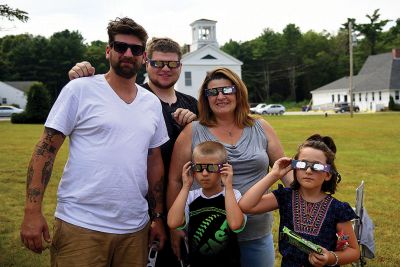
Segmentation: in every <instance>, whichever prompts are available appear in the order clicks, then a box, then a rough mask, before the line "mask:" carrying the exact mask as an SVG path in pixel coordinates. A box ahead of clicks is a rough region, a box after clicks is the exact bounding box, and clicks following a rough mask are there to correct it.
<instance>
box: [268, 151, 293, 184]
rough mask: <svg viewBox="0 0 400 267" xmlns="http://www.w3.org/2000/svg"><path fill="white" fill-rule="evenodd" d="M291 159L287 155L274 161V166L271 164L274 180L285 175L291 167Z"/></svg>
mask: <svg viewBox="0 0 400 267" xmlns="http://www.w3.org/2000/svg"><path fill="white" fill-rule="evenodd" d="M291 162H292V159H291V158H288V157H283V158H280V159H278V160H277V161H275V163H274V166H272V169H271V173H273V175H274V178H276V180H278V179H281V178H282V177H283V176H285V175H286V174H287V173H288V172H289V171H290V170H291V169H292V166H291V164H290V163H291Z"/></svg>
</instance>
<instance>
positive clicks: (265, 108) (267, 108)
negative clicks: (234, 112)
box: [250, 104, 286, 115]
mask: <svg viewBox="0 0 400 267" xmlns="http://www.w3.org/2000/svg"><path fill="white" fill-rule="evenodd" d="M285 111H286V109H285V107H284V106H282V105H280V104H269V105H268V104H258V105H257V106H255V107H254V108H250V112H251V113H255V114H276V115H278V114H279V115H282V114H283V113H285Z"/></svg>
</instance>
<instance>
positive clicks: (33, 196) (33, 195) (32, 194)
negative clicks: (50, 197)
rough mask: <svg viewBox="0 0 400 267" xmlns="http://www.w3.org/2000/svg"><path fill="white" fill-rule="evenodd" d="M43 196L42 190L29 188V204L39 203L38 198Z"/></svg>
mask: <svg viewBox="0 0 400 267" xmlns="http://www.w3.org/2000/svg"><path fill="white" fill-rule="evenodd" d="M41 194H42V191H41V190H40V188H29V189H28V199H29V202H31V203H36V202H38V198H40V195H41Z"/></svg>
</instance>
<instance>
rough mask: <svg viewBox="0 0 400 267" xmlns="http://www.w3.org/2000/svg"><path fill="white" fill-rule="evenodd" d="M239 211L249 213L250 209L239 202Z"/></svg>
mask: <svg viewBox="0 0 400 267" xmlns="http://www.w3.org/2000/svg"><path fill="white" fill-rule="evenodd" d="M238 205H239V208H240V210H241V211H242V212H243V213H251V208H252V207H250V206H249V205H247V204H246V202H243V201H242V200H240V201H239V203H238Z"/></svg>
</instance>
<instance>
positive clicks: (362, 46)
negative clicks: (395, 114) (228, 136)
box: [0, 5, 400, 102]
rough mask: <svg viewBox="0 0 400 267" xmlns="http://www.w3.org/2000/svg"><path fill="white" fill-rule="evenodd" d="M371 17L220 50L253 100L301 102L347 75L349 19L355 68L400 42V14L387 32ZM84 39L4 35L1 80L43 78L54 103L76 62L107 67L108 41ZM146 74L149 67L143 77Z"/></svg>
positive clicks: (266, 35) (70, 34) (264, 36)
mask: <svg viewBox="0 0 400 267" xmlns="http://www.w3.org/2000/svg"><path fill="white" fill-rule="evenodd" d="M3 6H4V5H3ZM2 10H3V11H4V9H1V5H0V11H2ZM14 11H15V10H14ZM22 12H23V11H22ZM4 14H6V13H0V16H5V15H4ZM19 15H21V14H19ZM22 15H23V17H22V19H20V20H21V21H23V20H24V21H27V19H28V17H27V13H23V14H22ZM367 18H368V19H369V23H366V24H358V23H357V22H356V20H355V19H353V18H349V19H348V20H347V21H346V22H344V23H343V25H341V26H342V27H341V28H340V29H339V30H338V32H337V33H335V34H332V33H328V32H325V31H324V32H320V33H317V32H314V31H308V32H305V33H302V32H301V30H300V28H299V27H298V26H296V25H295V24H288V25H287V26H286V27H285V28H284V29H283V31H282V32H275V31H273V30H271V29H268V28H267V29H265V30H264V31H263V32H262V33H261V35H260V36H258V37H257V38H255V39H253V40H250V41H246V42H237V41H234V40H230V41H229V42H227V43H225V44H224V45H223V46H222V47H221V49H222V50H223V51H225V52H227V53H229V54H230V55H232V56H234V57H236V58H237V59H239V60H241V61H242V62H243V66H242V78H243V80H244V82H245V83H246V85H247V86H248V89H249V98H250V101H251V102H272V101H284V100H289V101H302V100H305V99H309V98H310V97H311V95H310V93H309V92H310V91H311V90H314V89H316V88H318V87H320V86H322V85H324V84H326V83H329V82H331V81H334V80H336V79H338V78H340V77H343V76H347V75H348V73H349V38H348V36H349V34H348V23H349V22H352V24H353V25H354V26H353V27H354V32H355V34H356V35H357V36H356V38H357V44H356V46H355V47H354V48H353V51H354V52H353V53H354V70H355V72H354V73H357V71H358V70H359V69H360V68H361V66H362V64H363V63H364V61H365V59H366V58H367V57H368V56H369V55H371V54H378V53H385V52H389V51H391V49H392V48H395V47H397V48H399V47H400V19H397V20H396V23H395V25H394V26H393V27H391V28H389V29H388V30H386V31H385V30H384V27H385V26H386V24H387V23H388V22H389V20H382V19H380V14H379V10H375V11H374V13H373V14H372V15H367ZM17 19H19V18H18V17H17ZM84 41H85V40H84V38H83V36H82V35H81V34H80V33H79V32H78V31H69V30H64V31H62V32H57V33H54V34H53V35H52V36H50V37H49V38H45V37H43V36H33V35H31V34H20V35H7V36H4V37H2V38H0V80H1V81H40V82H42V83H43V84H45V85H46V88H47V90H48V92H49V95H50V98H51V101H52V102H53V101H55V99H56V98H57V96H58V94H59V92H60V90H61V88H62V87H63V86H64V85H65V84H66V83H67V82H68V77H67V72H68V70H69V69H70V68H71V67H72V66H74V65H75V63H76V62H80V61H82V60H88V61H90V62H91V63H92V64H93V65H94V66H95V67H96V71H97V73H105V72H106V71H107V70H108V62H107V60H106V59H105V56H104V51H105V47H106V45H107V43H106V42H103V41H93V42H91V43H89V44H87V43H85V42H84ZM184 47H185V46H184ZM143 73H144V70H142V72H141V73H140V75H139V79H138V81H139V82H140V80H141V79H143Z"/></svg>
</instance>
